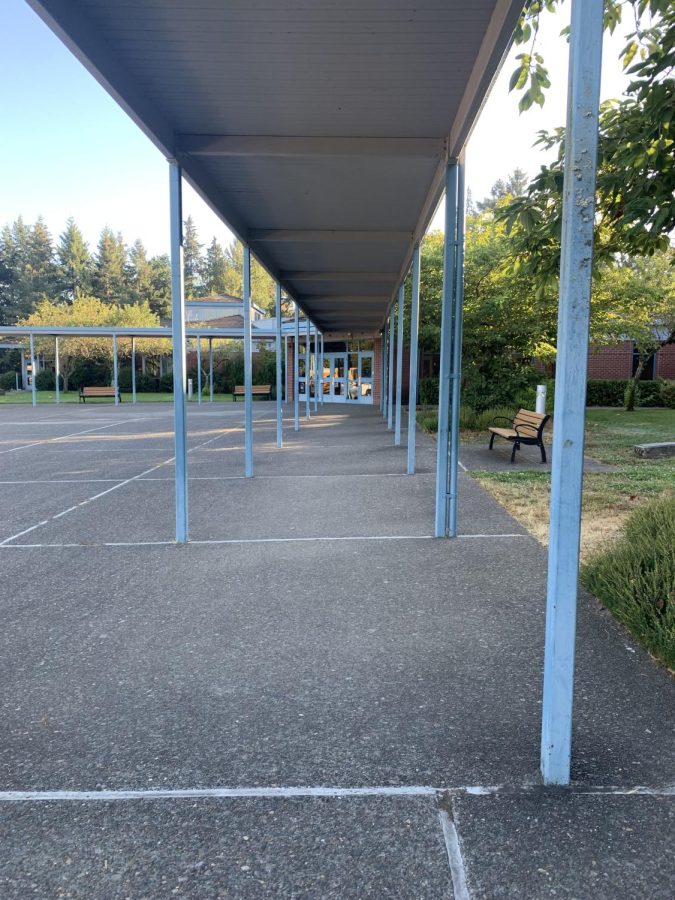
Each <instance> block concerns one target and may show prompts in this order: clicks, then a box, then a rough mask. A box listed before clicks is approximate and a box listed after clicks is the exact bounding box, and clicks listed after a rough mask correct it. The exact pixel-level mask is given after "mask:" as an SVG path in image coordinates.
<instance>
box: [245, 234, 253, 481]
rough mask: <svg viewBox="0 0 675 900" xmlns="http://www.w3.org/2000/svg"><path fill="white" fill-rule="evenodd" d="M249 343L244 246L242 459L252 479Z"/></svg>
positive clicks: (247, 271) (248, 287)
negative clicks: (243, 458)
mask: <svg viewBox="0 0 675 900" xmlns="http://www.w3.org/2000/svg"><path fill="white" fill-rule="evenodd" d="M252 350H253V348H252V342H251V250H250V248H249V247H247V246H244V457H245V470H246V477H247V478H252V477H253V355H252Z"/></svg>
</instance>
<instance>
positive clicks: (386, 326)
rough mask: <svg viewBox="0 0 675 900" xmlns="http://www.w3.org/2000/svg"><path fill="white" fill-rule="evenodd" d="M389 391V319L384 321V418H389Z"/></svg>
mask: <svg viewBox="0 0 675 900" xmlns="http://www.w3.org/2000/svg"><path fill="white" fill-rule="evenodd" d="M388 393H389V319H387V321H386V322H385V323H384V331H383V332H382V418H383V419H386V418H387V401H388Z"/></svg>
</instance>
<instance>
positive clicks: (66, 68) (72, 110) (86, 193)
mask: <svg viewBox="0 0 675 900" xmlns="http://www.w3.org/2000/svg"><path fill="white" fill-rule="evenodd" d="M111 2H114V0H111ZM568 5H569V4H568ZM564 24H565V16H564V15H562V16H557V17H555V18H553V17H550V18H549V20H548V21H547V22H546V23H545V27H544V28H543V29H542V41H541V46H542V50H543V53H544V55H545V58H546V61H547V64H548V65H549V68H550V69H551V72H552V75H553V80H554V84H553V89H552V90H551V92H550V95H549V97H548V99H547V102H546V105H545V107H544V109H543V110H539V109H537V110H535V111H533V112H530V113H528V114H525V115H523V116H519V115H518V112H517V99H516V98H515V96H514V95H510V94H509V93H508V89H507V85H508V79H509V76H510V74H511V72H512V70H513V68H514V66H515V64H514V62H513V56H514V55H515V52H518V51H515V50H514V51H513V52H512V54H511V57H510V58H509V59H508V60H507V62H506V64H505V66H504V69H503V72H502V75H501V76H500V77H499V78H498V79H497V81H496V83H495V86H494V89H493V91H492V94H491V96H490V98H489V100H488V102H487V103H486V105H485V108H484V110H483V113H482V115H481V119H480V121H479V123H478V126H477V127H476V130H475V132H474V134H473V136H472V139H471V142H470V144H469V147H468V153H467V160H468V161H467V183H468V186H469V188H470V189H471V191H472V194H473V196H474V199H480V198H482V197H483V196H484V195H485V194H487V193H488V192H489V189H490V186H491V185H492V184H493V183H494V181H496V180H497V179H498V178H500V177H503V176H505V175H507V174H508V173H509V172H510V171H512V170H513V168H514V167H515V166H517V165H519V166H520V167H521V168H524V169H525V170H526V171H528V172H529V173H534V172H536V170H537V169H538V167H539V165H540V164H541V162H542V161H543V159H544V158H543V157H542V156H541V154H540V153H539V152H538V151H533V150H532V149H531V145H532V142H533V140H534V137H535V134H536V132H537V131H538V130H539V129H541V128H551V127H554V126H556V125H559V124H562V123H563V122H564V118H565V115H564V104H565V86H566V65H567V50H566V44H565V40H564V39H563V38H561V37H560V36H559V33H560V29H561V28H562V27H563V25H564ZM620 30H621V31H622V32H623V31H624V30H625V29H620ZM0 34H2V36H3V42H2V43H3V50H2V62H1V64H0V65H1V67H2V68H1V77H0V109H2V118H3V126H4V127H3V137H2V140H1V141H0V225H1V224H4V223H5V222H7V221H12V220H14V219H15V218H16V217H17V216H18V215H20V214H21V215H23V216H24V218H25V219H26V220H27V221H29V222H33V221H34V220H35V219H36V218H37V217H38V215H40V214H41V215H43V216H44V218H45V220H46V222H47V225H48V226H49V228H50V229H51V231H52V233H53V234H54V235H55V236H57V235H58V234H59V233H60V231H61V230H62V229H63V226H64V223H65V221H66V219H67V218H68V216H71V215H72V216H73V217H74V218H75V220H76V221H77V223H78V224H79V225H80V227H81V228H82V230H83V231H84V234H85V238H86V239H87V240H88V241H89V243H90V244H91V245H92V246H93V245H95V243H96V240H97V238H98V235H99V233H100V231H101V228H102V227H103V226H104V225H106V224H108V225H110V226H111V227H112V228H113V229H114V230H115V231H121V232H122V234H123V235H124V237H125V239H126V240H127V241H128V242H129V243H130V242H132V241H133V240H134V239H135V238H137V237H140V238H141V239H142V240H143V242H144V244H145V245H146V247H147V248H148V250H149V251H150V252H151V253H161V252H165V251H166V250H167V249H168V173H167V165H166V162H165V160H164V159H163V157H162V156H161V154H160V153H159V152H158V151H157V150H156V149H155V148H154V147H153V145H152V144H151V143H150V142H149V141H148V139H147V138H145V137H144V136H143V135H142V134H141V132H140V131H139V130H138V128H137V127H136V126H135V125H134V124H133V123H132V122H131V121H130V120H129V119H128V118H127V116H126V115H125V114H124V113H123V112H122V111H121V110H120V109H119V107H118V106H117V105H116V103H115V102H114V101H113V100H112V99H111V98H110V97H109V96H108V95H107V94H106V92H105V91H104V90H103V88H101V87H99V85H98V84H97V82H96V81H95V80H94V79H93V78H92V77H91V76H90V75H89V74H88V73H87V72H86V71H85V69H84V68H83V67H82V66H81V65H80V64H79V63H78V62H77V61H76V60H75V58H74V57H73V56H72V55H71V54H70V53H69V51H68V50H66V48H65V47H64V46H63V45H62V44H61V42H60V41H59V40H58V39H57V38H56V37H55V36H54V35H53V34H52V33H51V32H50V31H49V29H48V28H47V27H46V26H45V25H43V24H42V22H41V21H40V20H39V19H38V17H37V16H36V15H35V13H33V11H32V10H31V9H30V8H29V7H28V6H27V4H26V3H25V2H24V0H1V2H0ZM621 44H622V39H621V37H620V36H617V37H616V38H615V39H614V40H613V41H612V42H611V45H609V46H607V47H606V51H605V73H604V80H603V96H609V95H611V96H616V95H617V94H618V93H619V92H620V90H621V85H622V83H623V80H622V78H621V76H620V68H619V66H618V63H617V61H616V56H617V50H618V47H620V46H621ZM189 213H191V214H192V215H193V216H194V218H195V220H196V222H197V227H198V230H199V234H200V238H201V240H202V241H203V242H204V243H207V242H208V241H210V240H211V238H212V237H213V236H214V235H215V236H216V237H217V238H218V240H220V241H221V242H223V243H224V242H226V241H227V240H228V239H229V237H230V235H229V232H228V231H227V229H226V227H225V226H224V225H223V224H222V223H220V222H219V220H218V219H217V218H216V217H215V216H214V215H213V213H211V211H210V210H208V209H207V208H206V206H205V205H204V204H203V203H202V201H201V200H200V199H199V198H198V197H196V196H195V195H194V194H193V193H192V192H191V191H190V190H189V189H187V190H186V193H185V214H186V215H187V214H189ZM440 221H442V219H441V218H440V217H439V216H437V217H436V219H435V222H434V224H438V223H439V222H440Z"/></svg>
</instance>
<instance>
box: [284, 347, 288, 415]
mask: <svg viewBox="0 0 675 900" xmlns="http://www.w3.org/2000/svg"><path fill="white" fill-rule="evenodd" d="M284 375H285V378H284V403H288V335H287V334H286V335H284Z"/></svg>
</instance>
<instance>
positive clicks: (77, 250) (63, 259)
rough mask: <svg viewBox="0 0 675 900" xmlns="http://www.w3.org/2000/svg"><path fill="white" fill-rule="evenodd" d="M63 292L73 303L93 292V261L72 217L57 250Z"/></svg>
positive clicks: (67, 223)
mask: <svg viewBox="0 0 675 900" xmlns="http://www.w3.org/2000/svg"><path fill="white" fill-rule="evenodd" d="M56 258H57V260H58V266H59V278H60V281H61V292H62V293H63V294H64V295H65V297H66V299H68V300H69V301H70V302H72V301H73V300H74V299H75V298H76V297H79V296H81V295H83V294H89V293H90V292H91V276H92V268H93V261H92V258H91V254H90V253H89V248H88V247H87V244H86V242H85V240H84V237H83V235H82V232H81V231H80V229H79V228H78V227H77V225H76V224H75V221H74V220H73V218H72V217H71V218H70V219H68V221H67V222H66V228H65V231H64V232H63V234H62V235H61V237H60V238H59V245H58V247H57V248H56Z"/></svg>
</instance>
